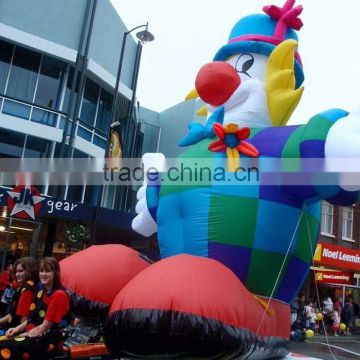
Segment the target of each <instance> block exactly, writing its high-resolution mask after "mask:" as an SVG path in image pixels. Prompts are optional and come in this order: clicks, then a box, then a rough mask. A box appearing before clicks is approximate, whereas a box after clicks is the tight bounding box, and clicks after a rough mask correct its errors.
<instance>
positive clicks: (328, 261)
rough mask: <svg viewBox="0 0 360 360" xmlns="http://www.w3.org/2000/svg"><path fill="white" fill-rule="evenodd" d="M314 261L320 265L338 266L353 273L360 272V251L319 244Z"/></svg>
mask: <svg viewBox="0 0 360 360" xmlns="http://www.w3.org/2000/svg"><path fill="white" fill-rule="evenodd" d="M314 261H315V262H316V263H318V264H320V265H330V266H337V267H341V268H345V269H349V270H351V271H360V250H355V249H348V248H345V247H342V246H336V245H330V244H324V243H318V244H317V246H316V250H315V254H314Z"/></svg>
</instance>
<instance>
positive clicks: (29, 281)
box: [0, 257, 38, 335]
mask: <svg viewBox="0 0 360 360" xmlns="http://www.w3.org/2000/svg"><path fill="white" fill-rule="evenodd" d="M15 269H16V272H15V278H16V284H17V285H16V286H15V289H14V296H13V297H12V300H11V303H10V313H9V314H7V315H5V316H4V317H2V318H1V319H0V335H4V333H6V334H7V335H11V334H16V333H17V327H18V326H19V325H20V324H23V323H26V321H27V319H28V316H29V313H30V306H31V303H32V301H33V297H34V291H35V290H34V289H35V284H36V283H37V281H38V267H37V263H36V261H35V259H33V258H31V257H24V258H21V259H19V260H17V261H16V262H15Z"/></svg>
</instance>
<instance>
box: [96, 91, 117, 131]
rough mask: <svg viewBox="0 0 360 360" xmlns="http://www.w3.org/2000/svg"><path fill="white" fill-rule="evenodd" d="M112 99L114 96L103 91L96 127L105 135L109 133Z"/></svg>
mask: <svg viewBox="0 0 360 360" xmlns="http://www.w3.org/2000/svg"><path fill="white" fill-rule="evenodd" d="M112 98H113V96H112V95H111V94H110V93H108V92H107V91H106V90H104V89H101V94H100V101H99V110H98V113H97V117H96V124H95V127H96V129H98V130H100V131H102V132H103V133H105V134H107V133H108V132H109V126H110V113H111V106H112Z"/></svg>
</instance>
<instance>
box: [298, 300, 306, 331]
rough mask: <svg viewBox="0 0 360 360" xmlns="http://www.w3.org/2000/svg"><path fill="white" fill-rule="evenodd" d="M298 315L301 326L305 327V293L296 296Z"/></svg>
mask: <svg viewBox="0 0 360 360" xmlns="http://www.w3.org/2000/svg"><path fill="white" fill-rule="evenodd" d="M298 306H299V308H298V317H299V318H300V319H301V326H302V327H303V328H305V327H306V316H305V295H301V296H300V297H299V298H298Z"/></svg>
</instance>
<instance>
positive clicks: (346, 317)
mask: <svg viewBox="0 0 360 360" xmlns="http://www.w3.org/2000/svg"><path fill="white" fill-rule="evenodd" d="M342 315H343V316H342V322H343V323H344V324H345V325H346V335H351V333H350V327H351V326H352V320H353V317H354V306H353V303H352V298H350V297H349V298H347V300H346V302H345V305H344V309H343V311H342Z"/></svg>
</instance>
